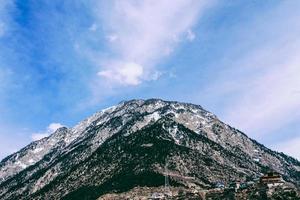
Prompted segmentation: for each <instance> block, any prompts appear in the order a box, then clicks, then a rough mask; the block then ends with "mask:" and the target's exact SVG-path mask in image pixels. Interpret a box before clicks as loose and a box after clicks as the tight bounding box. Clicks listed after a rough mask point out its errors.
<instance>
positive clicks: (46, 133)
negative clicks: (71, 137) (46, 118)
mask: <svg viewBox="0 0 300 200" xmlns="http://www.w3.org/2000/svg"><path fill="white" fill-rule="evenodd" d="M63 126H64V125H62V124H60V123H51V124H49V126H48V127H47V128H46V130H44V131H41V132H38V133H33V134H32V135H31V138H32V140H33V141H35V140H40V139H42V138H44V137H47V136H49V135H50V134H51V133H54V132H55V131H56V130H57V129H59V128H61V127H63Z"/></svg>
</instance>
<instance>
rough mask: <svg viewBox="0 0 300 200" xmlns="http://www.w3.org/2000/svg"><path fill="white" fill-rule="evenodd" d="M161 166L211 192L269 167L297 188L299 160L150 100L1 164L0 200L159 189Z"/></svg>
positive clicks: (102, 115) (114, 110) (124, 106)
mask: <svg viewBox="0 0 300 200" xmlns="http://www.w3.org/2000/svg"><path fill="white" fill-rule="evenodd" d="M166 163H169V165H170V171H171V172H172V173H173V175H174V179H173V181H174V183H175V184H183V185H185V184H189V183H190V182H192V183H194V184H197V185H200V186H201V187H210V186H212V184H213V183H214V182H216V181H220V180H223V181H229V180H237V179H238V180H242V179H246V178H255V177H258V176H260V175H261V173H264V172H265V171H267V170H269V169H272V170H275V171H277V172H279V173H281V174H282V175H283V177H284V178H285V180H287V181H289V182H292V183H294V184H295V185H298V186H300V163H299V162H298V161H297V160H295V159H293V158H291V157H289V156H286V155H284V154H281V153H276V152H274V151H272V150H270V149H268V148H266V147H264V146H263V145H261V144H259V143H257V142H256V141H254V140H252V139H250V138H249V137H247V136H246V135H245V134H243V133H242V132H240V131H238V130H236V129H234V128H232V127H230V126H228V125H226V124H224V123H223V122H221V121H220V120H219V119H218V118H217V117H216V116H215V115H213V114H212V113H210V112H208V111H206V110H204V109H203V108H202V107H201V106H198V105H193V104H188V103H179V102H171V101H163V100H159V99H149V100H131V101H127V102H123V103H120V104H119V105H117V106H114V107H111V108H108V109H105V110H103V111H100V112H97V113H96V114H94V115H93V116H91V117H90V118H88V119H86V120H84V121H82V122H81V123H79V124H78V125H76V126H75V127H73V128H71V129H67V128H60V129H58V130H57V131H56V132H55V133H53V134H52V135H50V136H49V137H47V138H44V139H42V140H40V141H36V142H33V143H31V144H30V145H28V146H27V147H25V148H24V149H22V150H20V151H19V152H17V153H15V154H13V155H11V156H9V157H7V158H5V159H4V160H3V161H2V162H1V163H0V170H1V171H0V178H2V182H0V198H1V199H16V198H17V199H27V198H29V199H60V198H63V197H64V198H69V199H70V198H71V199H74V198H75V196H78V194H81V193H82V194H85V195H87V193H91V194H92V196H91V197H92V198H96V197H98V196H99V195H101V194H103V193H104V192H109V191H112V190H126V189H130V188H131V187H133V186H136V185H152V186H153V185H160V184H162V177H163V173H164V172H163V169H164V165H165V164H166ZM126 174H127V175H126ZM148 175H151V176H152V178H154V179H151V180H149V178H147V176H148ZM127 176H128V177H127ZM151 176H150V177H151ZM176 177H177V178H176ZM178 177H190V178H186V179H180V180H179V179H178ZM191 177H192V178H191ZM155 178H156V179H157V180H156V179H155ZM123 179H126V180H129V179H134V180H135V179H136V180H135V181H133V182H130V183H124V181H122V180H123ZM153 180H155V181H153ZM112 183H116V185H111V184H112ZM74 195H75V196H74ZM79 196H80V195H79Z"/></svg>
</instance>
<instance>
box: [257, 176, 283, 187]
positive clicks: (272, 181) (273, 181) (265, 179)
mask: <svg viewBox="0 0 300 200" xmlns="http://www.w3.org/2000/svg"><path fill="white" fill-rule="evenodd" d="M260 183H262V184H265V185H267V186H268V187H272V186H279V185H283V184H284V181H283V179H282V177H281V175H280V174H279V173H277V172H269V173H267V174H265V175H263V176H262V177H260Z"/></svg>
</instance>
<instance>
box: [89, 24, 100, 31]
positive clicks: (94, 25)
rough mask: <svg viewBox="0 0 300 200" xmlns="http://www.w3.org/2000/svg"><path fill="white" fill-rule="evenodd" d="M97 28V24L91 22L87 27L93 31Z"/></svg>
mask: <svg viewBox="0 0 300 200" xmlns="http://www.w3.org/2000/svg"><path fill="white" fill-rule="evenodd" d="M97 29H98V26H97V24H95V23H94V24H92V25H91V26H90V28H89V30H90V31H92V32H94V31H96V30H97Z"/></svg>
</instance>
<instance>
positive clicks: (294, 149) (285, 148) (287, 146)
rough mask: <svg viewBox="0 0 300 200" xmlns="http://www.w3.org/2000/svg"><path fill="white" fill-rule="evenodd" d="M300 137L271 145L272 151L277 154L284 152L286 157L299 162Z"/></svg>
mask: <svg viewBox="0 0 300 200" xmlns="http://www.w3.org/2000/svg"><path fill="white" fill-rule="evenodd" d="M299 147H300V137H296V138H293V139H291V140H288V141H285V142H281V143H277V144H275V145H273V149H275V150H276V151H279V152H284V153H285V154H287V155H290V156H293V157H294V158H297V159H298V160H300V151H299Z"/></svg>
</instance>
